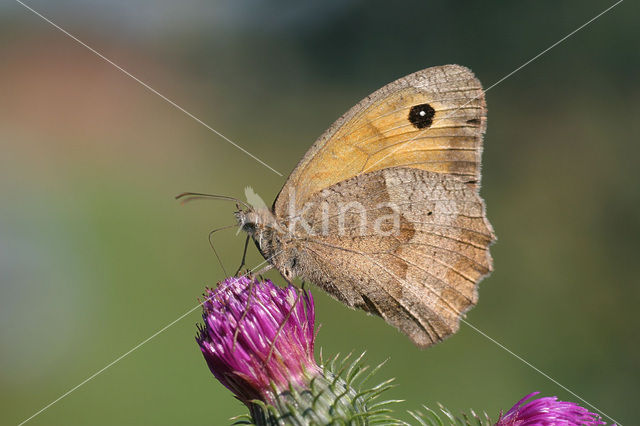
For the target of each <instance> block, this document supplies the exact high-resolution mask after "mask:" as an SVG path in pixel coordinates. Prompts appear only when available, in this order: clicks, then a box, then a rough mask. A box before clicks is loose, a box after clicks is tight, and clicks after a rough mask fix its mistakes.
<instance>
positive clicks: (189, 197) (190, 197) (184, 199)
mask: <svg viewBox="0 0 640 426" xmlns="http://www.w3.org/2000/svg"><path fill="white" fill-rule="evenodd" d="M175 199H176V200H180V203H181V204H187V203H189V202H191V201H195V200H223V201H234V202H235V203H236V204H242V205H243V206H244V207H246V208H248V209H250V210H253V208H252V207H251V206H250V205H249V204H247V203H245V202H244V201H242V200H239V199H237V198H234V197H229V196H227V195H217V194H203V193H200V192H183V193H182V194H178V195H176V196H175Z"/></svg>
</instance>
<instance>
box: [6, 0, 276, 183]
mask: <svg viewBox="0 0 640 426" xmlns="http://www.w3.org/2000/svg"><path fill="white" fill-rule="evenodd" d="M16 2H18V3H19V4H20V5H22V6H24V7H25V8H26V9H28V10H30V11H31V12H33V13H34V14H35V15H37V16H39V17H40V18H42V19H43V20H44V21H46V22H48V23H49V24H51V25H52V26H53V27H55V28H56V29H58V30H60V31H61V32H63V33H64V34H65V35H67V36H68V37H70V38H71V39H73V40H75V41H76V42H77V43H79V44H80V45H82V46H84V47H86V48H87V49H89V50H90V51H91V52H93V53H94V54H96V55H97V56H98V57H100V58H101V59H103V60H105V61H106V62H107V63H109V64H111V65H112V66H114V67H115V68H116V69H118V70H119V71H121V72H122V73H124V74H125V75H127V76H128V77H130V78H132V79H133V80H135V81H136V82H138V83H139V84H140V85H142V86H143V87H144V88H145V89H147V90H149V91H150V92H152V93H154V94H156V95H158V96H159V97H161V98H162V99H164V100H165V101H166V102H168V103H169V104H170V105H171V106H173V107H174V108H176V109H178V110H180V111H182V112H183V113H184V114H186V115H187V116H189V117H191V118H192V119H194V120H195V121H197V122H198V123H200V124H201V125H203V126H204V127H206V128H207V129H209V130H210V131H212V132H213V133H215V134H216V135H218V136H219V137H221V138H222V139H224V140H225V141H227V142H229V143H230V144H231V145H233V146H235V147H236V148H238V149H239V150H240V151H242V152H244V153H245V154H247V155H248V156H249V157H251V158H253V159H254V160H256V161H257V162H258V163H260V164H262V165H263V166H265V167H266V168H268V169H269V170H271V171H272V172H274V173H275V174H277V175H278V176H280V177H283V175H282V173H280V172H279V171H277V170H276V169H274V168H273V167H271V166H270V165H268V164H267V163H265V162H264V161H262V160H261V159H259V158H258V157H256V156H255V155H253V154H252V153H250V152H249V151H247V150H246V149H244V148H243V147H241V146H240V145H238V144H237V143H235V142H234V141H232V140H231V139H229V138H228V137H226V136H225V135H223V134H222V133H220V132H219V131H217V130H216V129H214V128H213V127H211V126H210V125H208V124H207V123H205V122H204V121H202V120H200V119H199V118H198V117H196V116H195V115H193V114H192V113H190V112H189V111H187V110H186V109H184V108H183V107H181V106H180V105H178V104H177V103H175V102H174V101H172V100H171V99H169V98H167V97H166V96H165V95H163V94H162V93H160V92H158V91H157V90H156V89H154V88H153V87H151V86H149V85H148V84H147V83H145V82H144V81H142V80H140V79H139V78H138V77H136V76H135V75H133V74H131V73H130V72H129V71H127V70H126V69H124V68H122V67H121V66H120V65H118V64H116V63H115V62H113V61H112V60H111V59H109V58H107V57H106V56H104V55H103V54H102V53H100V52H98V51H97V50H96V49H94V48H93V47H91V46H89V45H88V44H86V43H85V42H83V41H82V40H80V39H79V38H77V37H76V36H74V35H73V34H71V33H70V32H68V31H67V30H65V29H64V28H62V27H61V26H59V25H58V24H56V23H55V22H53V21H52V20H50V19H49V18H47V17H45V16H44V15H42V14H41V13H39V12H38V11H36V10H34V9H33V8H32V7H30V6H28V5H27V4H25V3H23V2H22V1H21V0H16Z"/></svg>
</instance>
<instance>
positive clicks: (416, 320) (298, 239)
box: [236, 65, 495, 347]
mask: <svg viewBox="0 0 640 426" xmlns="http://www.w3.org/2000/svg"><path fill="white" fill-rule="evenodd" d="M485 126H486V107H485V103H484V96H483V92H482V87H481V85H480V83H479V82H478V80H477V79H476V78H475V77H474V76H473V74H472V73H471V71H469V70H468V69H467V68H464V67H460V66H457V65H447V66H442V67H434V68H429V69H426V70H423V71H419V72H417V73H414V74H411V75H409V76H406V77H403V78H401V79H399V80H397V81H395V82H393V83H391V84H389V85H387V86H385V87H383V88H382V89H380V90H378V91H377V92H374V93H373V94H372V95H370V96H368V97H367V98H365V99H364V100H363V101H362V102H360V103H359V104H357V105H356V106H355V107H354V108H352V109H351V110H350V111H348V112H347V113H346V114H345V115H344V116H343V117H341V118H340V119H338V120H337V121H336V123H334V124H333V126H331V127H330V128H329V129H328V130H327V131H326V132H325V133H324V134H323V135H322V136H321V137H320V138H319V139H318V140H317V141H316V142H315V143H314V144H313V146H312V147H311V148H310V149H309V151H308V152H307V154H306V155H305V156H304V157H303V159H302V160H301V161H300V163H299V164H298V166H297V167H296V169H295V170H294V171H293V172H292V173H291V175H290V177H289V179H288V180H287V182H286V183H285V185H284V187H283V188H282V190H281V191H280V193H279V195H278V197H277V198H276V200H275V202H274V204H273V207H272V208H271V209H267V208H266V207H264V208H259V209H255V210H249V211H240V212H237V213H236V215H237V218H238V222H239V224H240V225H241V226H242V229H244V230H245V231H247V232H248V233H249V234H250V235H251V236H252V237H253V239H254V241H255V243H256V246H257V247H258V250H259V251H260V253H261V254H262V255H263V256H264V257H265V259H266V260H267V261H268V262H269V263H271V265H273V266H274V267H275V268H276V269H278V270H279V271H280V273H281V274H282V275H283V277H284V278H285V279H286V280H287V281H289V282H291V280H293V279H294V278H295V277H302V278H303V279H305V280H308V281H310V282H312V283H314V284H316V285H317V286H319V287H321V288H322V289H324V290H325V291H327V292H328V293H329V294H331V295H332V296H333V297H335V298H336V299H338V300H339V301H341V302H343V303H344V304H346V305H347V306H349V307H352V308H358V309H363V310H365V311H367V312H369V313H372V314H375V315H378V316H381V317H382V318H384V319H385V321H387V322H388V323H389V324H391V325H393V326H395V327H397V328H398V329H399V330H401V331H402V332H403V333H405V334H407V335H408V336H409V338H410V339H411V340H412V341H413V342H414V343H415V344H416V345H418V346H420V347H427V346H429V345H431V344H433V343H436V342H439V341H441V340H443V339H444V338H445V337H447V336H449V335H451V334H452V333H454V332H455V331H457V329H458V327H459V321H460V318H461V317H462V316H463V315H464V314H465V312H466V311H467V310H468V309H469V308H471V307H472V306H474V305H475V304H476V303H477V299H478V293H477V284H478V282H479V281H480V280H481V279H482V278H483V277H485V276H486V275H487V274H488V273H489V272H490V271H491V269H492V260H491V256H490V254H489V251H488V247H489V245H490V244H491V243H492V242H493V241H494V240H495V236H494V233H493V229H492V227H491V225H490V224H489V222H488V220H487V219H486V215H485V206H484V202H483V200H482V199H481V198H480V195H479V182H480V156H481V152H482V134H483V133H484V130H485Z"/></svg>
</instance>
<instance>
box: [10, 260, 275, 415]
mask: <svg viewBox="0 0 640 426" xmlns="http://www.w3.org/2000/svg"><path fill="white" fill-rule="evenodd" d="M279 253H280V252H278V253H275V254H274V255H273V256H271V257H272V258H273V257H274V256H276V255H277V254H279ZM265 263H267V260H264V261H262V262H260V263H259V264H258V265H256V266H254V267H253V268H251V270H250V272H247V273H245V274H244V275H241V276H240V277H236V278H241V277H246V276H247V275H249V274H250V273H251V272H253V271H254V270H255V269H257V268H259V267H260V266H262V265H264V264H265ZM231 284H232V283H231V282H230V283H229V284H227V285H226V286H224V287H217V288H216V291H222V290H224V289H225V288H227V287H228V286H229V285H231ZM211 297H213V295H212V296H209V298H206V299H204V300H203V301H202V302H200V303H198V304H197V305H196V306H194V307H193V308H191V309H189V310H188V311H187V312H185V313H184V314H182V315H180V316H179V317H178V318H176V319H175V320H173V321H171V322H170V323H169V324H167V325H165V326H164V327H162V328H161V329H160V330H158V331H156V332H155V333H153V334H152V335H151V336H149V337H147V338H146V339H144V340H143V341H141V342H140V343H138V344H137V345H135V346H134V347H133V348H131V349H129V350H128V351H127V352H125V353H123V354H122V355H120V356H119V357H117V358H116V359H114V360H113V361H111V362H110V363H108V364H107V365H105V366H104V367H102V368H101V369H100V370H98V371H96V372H95V373H93V374H92V375H90V376H89V377H87V378H86V379H84V380H83V381H82V382H80V383H78V384H77V385H75V386H74V387H72V388H71V389H69V390H68V391H66V392H65V393H63V394H62V395H60V396H59V397H58V398H56V399H54V400H53V401H51V402H50V403H49V404H47V405H45V406H44V407H42V408H41V409H40V410H38V411H36V412H35V413H34V414H32V415H31V416H29V417H28V418H27V419H25V420H23V421H22V422H20V423H19V424H18V426H22V425H24V424H25V423H27V422H28V421H30V420H32V419H33V418H34V417H36V416H38V415H39V414H41V413H43V412H44V411H46V410H47V409H49V408H50V407H52V406H53V405H55V404H56V403H57V402H59V401H60V400H62V399H64V398H65V397H67V396H69V395H70V394H72V393H73V392H75V391H76V390H77V389H78V388H80V387H82V386H83V385H85V384H87V383H88V382H90V381H91V380H93V379H95V378H96V377H97V376H99V375H100V374H102V373H103V372H104V371H106V370H107V369H109V368H110V367H112V366H113V365H115V364H117V363H118V362H120V361H122V360H123V359H124V358H126V357H127V356H128V355H130V354H131V353H133V352H135V351H136V350H137V349H139V348H140V347H142V346H143V345H145V344H146V343H148V342H149V341H150V340H152V339H153V338H155V337H156V336H158V335H159V334H161V333H163V332H164V331H166V330H167V329H169V328H170V327H172V326H173V325H175V324H176V323H177V322H179V321H180V320H181V319H183V318H185V317H186V316H188V315H189V314H191V313H192V312H193V311H195V310H196V309H198V308H199V307H201V306H202V305H203V304H204V303H205V302H206V301H207V300H209V299H210V298H211Z"/></svg>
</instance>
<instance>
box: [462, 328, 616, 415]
mask: <svg viewBox="0 0 640 426" xmlns="http://www.w3.org/2000/svg"><path fill="white" fill-rule="evenodd" d="M460 321H461V322H463V323H465V324H466V325H468V326H469V327H471V328H472V329H473V330H475V331H476V332H477V333H479V334H480V335H482V336H483V337H485V338H486V339H489V340H490V341H491V342H493V343H494V344H496V345H497V346H498V347H500V348H501V349H503V350H505V351H507V352H508V353H509V354H510V355H512V356H513V357H515V358H516V359H517V360H518V361H520V362H522V363H524V364H526V365H527V366H529V367H531V368H532V369H533V370H535V371H536V372H538V373H539V374H541V375H542V376H544V377H545V378H546V379H548V380H550V381H552V382H553V383H554V384H556V385H557V386H560V387H561V388H562V389H564V390H565V391H567V392H569V393H570V394H571V395H573V396H574V397H576V398H578V399H579V400H580V401H582V402H584V403H585V404H587V405H588V406H589V407H591V408H593V409H594V410H596V411H598V412H600V413H602V415H603V416H605V417H607V418H609V419H611V420H612V421H613V422H614V423H616V424H617V425H618V426H622V423H620V422H618V421H617V420H616V419H614V418H613V417H611V416H610V415H608V414H607V413H605V412H604V411H602V410H601V409H599V408H598V407H596V406H595V405H593V404H592V403H590V402H589V401H587V400H586V399H584V398H583V397H581V396H580V395H578V394H577V393H575V392H573V391H572V390H571V389H569V388H567V387H566V386H564V385H563V384H562V383H560V382H558V381H557V380H555V379H554V378H553V377H551V376H549V375H548V374H547V373H545V372H544V371H542V370H540V369H539V368H538V367H536V366H535V365H533V364H531V363H530V362H529V361H527V360H526V359H524V358H522V357H521V356H520V355H518V354H516V353H515V352H513V351H512V350H510V349H509V348H507V347H506V346H504V345H503V344H501V343H500V342H498V341H497V340H496V339H494V338H492V337H491V336H489V335H487V334H486V333H485V332H483V331H482V330H480V329H479V328H477V327H476V326H474V325H473V324H471V323H470V322H469V321H467V320H465V319H464V318H461V319H460Z"/></svg>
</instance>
